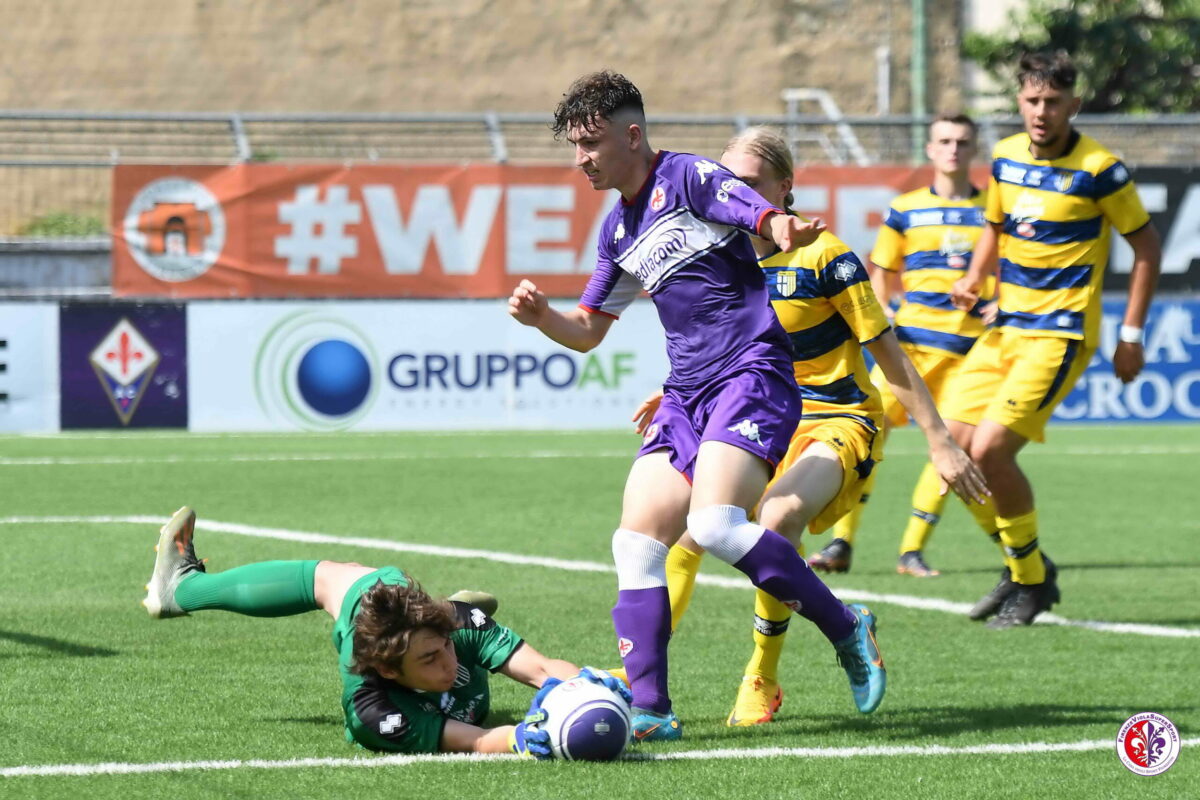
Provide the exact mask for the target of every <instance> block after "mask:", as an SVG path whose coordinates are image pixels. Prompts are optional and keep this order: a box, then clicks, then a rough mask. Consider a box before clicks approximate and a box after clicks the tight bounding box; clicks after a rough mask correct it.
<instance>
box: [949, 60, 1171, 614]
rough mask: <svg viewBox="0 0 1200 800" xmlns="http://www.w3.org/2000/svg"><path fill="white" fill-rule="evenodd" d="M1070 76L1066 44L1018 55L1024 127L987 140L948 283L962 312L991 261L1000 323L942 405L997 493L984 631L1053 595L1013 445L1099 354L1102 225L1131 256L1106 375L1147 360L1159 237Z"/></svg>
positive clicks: (1037, 434) (1017, 447) (1125, 377)
mask: <svg viewBox="0 0 1200 800" xmlns="http://www.w3.org/2000/svg"><path fill="white" fill-rule="evenodd" d="M1075 77H1076V73H1075V67H1074V66H1073V65H1072V64H1071V62H1070V60H1069V59H1068V58H1067V57H1066V56H1065V55H1063V54H1056V55H1045V54H1035V55H1026V56H1025V57H1023V58H1022V59H1021V63H1020V71H1019V73H1018V76H1017V82H1018V87H1019V89H1018V93H1017V105H1018V108H1019V109H1020V112H1021V117H1022V120H1023V122H1024V124H1025V132H1024V133H1020V134H1017V135H1015V136H1010V137H1009V138H1007V139H1004V140H1003V141H1001V142H1000V143H999V144H998V145H996V149H995V151H994V154H993V162H992V177H991V181H990V183H989V189H988V201H987V209H986V213H985V217H986V219H987V222H988V225H987V226H986V227H985V228H984V230H983V234H982V235H981V236H980V239H979V244H978V245H977V246H976V248H975V252H974V255H973V256H972V259H971V265H970V268H969V269H968V270H967V274H966V275H965V276H964V277H963V278H961V279H960V280H959V281H958V282H956V283H955V286H954V289H953V291H952V294H953V296H954V301H955V304H956V305H957V306H958V307H959V308H964V309H965V308H973V307H974V306H975V304H976V303H977V302H978V300H979V293H980V289H981V288H982V287H983V284H984V280H985V277H986V276H987V275H989V274H992V272H993V271H994V270H995V268H996V265H997V262H998V263H999V270H1000V309H999V314H998V317H997V323H996V327H995V328H993V329H992V330H990V331H989V332H988V333H987V334H985V335H984V336H983V338H981V339H980V340H979V342H978V343H977V344H976V345H975V347H973V348H972V349H971V352H970V354H969V355H968V356H967V358H966V361H965V362H964V364H963V366H962V368H961V370H960V372H959V374H958V375H957V376H956V378H955V381H954V385H953V387H952V388H951V392H950V395H951V396H950V402H949V404H948V405H947V407H946V409H944V410H945V414H946V417H947V419H948V420H953V423H952V429H953V430H954V432H955V438H957V439H958V441H959V442H961V443H962V444H963V446H964V447H967V448H969V450H970V452H971V454H972V455H973V456H974V457H975V459H976V460H977V461H978V462H979V464H980V466H982V467H983V470H984V473H985V474H986V475H987V479H988V484H989V485H990V486H991V487H992V490H993V492H994V500H995V504H996V514H997V516H996V523H997V527H998V529H999V532H998V539H999V541H1000V543H1001V544H1002V545H1003V546H1004V549H1005V569H1004V572H1003V573H1002V576H1001V580H1000V582H999V583H998V584H997V585H996V587H995V588H994V589H993V590H992V591H991V592H989V593H988V594H987V595H985V596H984V597H983V598H982V599H981V600H980V601H979V602H978V603H977V604H976V606H975V607H974V608H973V609H972V610H971V613H970V616H971V617H972V618H973V619H985V618H987V617H989V616H991V615H993V614H996V618H995V619H994V620H993V621H992V622H990V623H989V626H990V627H994V628H1007V627H1011V626H1014V625H1028V624H1029V623H1031V622H1032V621H1033V619H1034V618H1035V617H1036V616H1037V615H1038V614H1040V613H1041V612H1042V611H1045V610H1046V609H1048V608H1050V607H1051V606H1052V605H1053V604H1054V603H1055V602H1057V601H1058V599H1059V591H1058V587H1057V584H1056V580H1055V578H1056V570H1055V568H1054V565H1053V564H1051V563H1050V562H1048V561H1047V560H1045V559H1044V558H1043V556H1042V553H1041V551H1040V549H1039V545H1038V524H1037V512H1036V510H1035V508H1034V498H1033V489H1032V487H1031V486H1030V484H1029V480H1028V479H1027V478H1026V476H1025V474H1024V473H1023V472H1022V471H1021V468H1020V467H1019V466H1018V464H1017V454H1018V453H1019V452H1020V451H1021V448H1023V447H1024V446H1025V444H1026V443H1027V442H1028V441H1029V440H1031V439H1032V440H1034V441H1039V442H1040V441H1042V440H1043V438H1044V431H1045V426H1046V422H1047V420H1048V419H1049V417H1050V414H1051V412H1052V411H1053V410H1054V408H1055V406H1057V405H1058V403H1059V402H1060V401H1061V400H1062V398H1063V397H1064V396H1065V395H1066V394H1067V393H1068V392H1069V391H1070V390H1071V387H1072V386H1073V385H1074V383H1075V381H1076V380H1077V379H1078V377H1079V375H1080V374H1081V373H1082V372H1083V370H1084V368H1085V367H1086V366H1087V363H1088V361H1090V360H1091V357H1092V354H1093V353H1094V352H1095V349H1096V347H1097V344H1098V339H1099V332H1100V288H1101V283H1102V280H1103V275H1104V267H1105V265H1106V264H1107V262H1108V249H1109V240H1110V238H1111V237H1110V232H1111V229H1112V228H1116V230H1117V232H1118V233H1120V234H1121V235H1122V236H1124V237H1125V239H1126V241H1128V242H1129V244H1130V245H1131V246H1132V247H1133V253H1134V266H1133V273H1132V275H1131V276H1130V282H1129V303H1128V305H1127V306H1126V309H1125V318H1124V324H1123V325H1122V326H1121V330H1120V334H1119V342H1118V344H1117V346H1116V351H1115V352H1114V354H1113V368H1114V371H1115V372H1116V375H1117V377H1118V378H1120V379H1121V380H1122V381H1125V382H1129V381H1132V380H1133V379H1134V378H1135V377H1136V376H1137V374H1138V372H1140V371H1141V368H1142V366H1143V364H1144V362H1145V357H1144V353H1143V349H1142V326H1143V324H1144V322H1145V319H1146V311H1147V309H1148V307H1149V305H1150V299H1151V297H1152V296H1153V294H1154V286H1155V282H1156V280H1157V278H1158V272H1159V262H1160V259H1161V245H1160V243H1159V238H1158V233H1157V232H1156V231H1155V229H1154V226H1153V224H1151V222H1150V217H1149V215H1148V214H1147V213H1146V210H1145V208H1144V207H1143V206H1142V202H1141V200H1140V199H1139V198H1138V195H1137V192H1136V190H1135V188H1134V185H1133V182H1132V180H1130V177H1129V171H1128V170H1127V169H1126V167H1125V165H1124V164H1122V163H1121V161H1120V160H1119V159H1118V158H1117V157H1116V156H1115V155H1113V154H1112V153H1110V152H1109V151H1108V150H1106V149H1105V148H1104V147H1103V146H1101V145H1100V143H1099V142H1097V141H1096V140H1095V139H1092V138H1091V137H1090V136H1084V135H1082V134H1080V133H1079V132H1078V131H1076V130H1075V129H1074V128H1073V127H1072V125H1071V117H1072V116H1074V114H1075V113H1076V112H1077V111H1078V110H1079V103H1080V101H1079V98H1078V97H1077V96H1076V95H1075V91H1074V90H1075Z"/></svg>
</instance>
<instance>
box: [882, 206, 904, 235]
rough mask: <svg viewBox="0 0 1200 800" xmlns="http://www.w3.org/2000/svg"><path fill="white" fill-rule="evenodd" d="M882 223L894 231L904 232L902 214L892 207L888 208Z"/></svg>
mask: <svg viewBox="0 0 1200 800" xmlns="http://www.w3.org/2000/svg"><path fill="white" fill-rule="evenodd" d="M883 224H884V225H887V226H888V227H889V228H891V229H892V230H894V231H895V232H896V233H904V214H903V213H902V212H900V211H897V210H896V209H894V208H889V209H888V215H887V219H885V220H884V221H883Z"/></svg>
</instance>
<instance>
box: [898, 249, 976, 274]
mask: <svg viewBox="0 0 1200 800" xmlns="http://www.w3.org/2000/svg"><path fill="white" fill-rule="evenodd" d="M963 256H964V257H965V256H966V254H965V253H964V254H963ZM946 258H947V257H946V254H945V253H943V252H942V251H941V250H918V251H917V252H915V253H909V254H908V255H906V256H905V257H904V268H905V269H906V270H915V269H955V270H958V271H959V272H966V271H967V268H966V267H965V266H962V267H952V266H950V264H949V262H948V261H947V260H946Z"/></svg>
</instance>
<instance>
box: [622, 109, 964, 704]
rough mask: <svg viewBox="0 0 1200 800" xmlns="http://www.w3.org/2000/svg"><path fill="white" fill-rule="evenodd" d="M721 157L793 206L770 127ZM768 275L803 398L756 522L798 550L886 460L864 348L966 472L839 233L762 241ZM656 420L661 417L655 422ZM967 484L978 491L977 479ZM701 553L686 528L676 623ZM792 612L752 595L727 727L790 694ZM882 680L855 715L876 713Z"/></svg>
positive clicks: (948, 469)
mask: <svg viewBox="0 0 1200 800" xmlns="http://www.w3.org/2000/svg"><path fill="white" fill-rule="evenodd" d="M721 160H722V162H723V163H724V164H725V165H726V166H728V167H729V168H730V169H731V170H732V171H733V172H734V174H736V175H737V176H738V177H739V178H741V179H742V180H744V181H745V182H746V183H747V184H749V185H750V186H751V187H752V188H754V189H755V190H756V191H757V192H759V193H760V194H761V195H762V196H763V197H764V198H766V199H767V200H768V201H770V202H772V203H774V204H776V205H777V206H779V207H782V208H787V207H788V206H789V205H790V194H789V193H790V191H791V187H792V175H793V171H794V168H793V165H792V159H791V154H790V152H789V151H788V148H787V144H786V143H785V142H784V141H783V140H782V139H781V138H780V137H779V136H778V135H777V134H774V133H772V132H771V131H769V130H766V129H762V128H751V129H748V130H747V131H745V132H743V133H742V134H740V135H739V136H737V137H735V138H734V139H733V140H732V141H731V142H730V143H729V144H728V145H727V147H726V150H725V153H724V154H723V155H722V157H721ZM754 246H755V252H756V253H757V254H758V256H759V262H758V263H759V266H760V267H761V268H762V270H763V272H764V274H765V275H766V278H767V285H768V288H769V290H770V297H771V305H772V307H773V308H774V310H775V313H776V315H777V316H778V317H779V321H780V322H781V323H782V324H783V328H784V330H785V331H787V333H788V338H789V339H790V340H791V343H792V351H793V358H794V359H795V361H794V364H793V370H794V375H795V380H796V384H797V385H798V386H799V387H800V394H801V396H802V397H803V414H802V417H801V420H800V423H799V425H798V426H797V427H796V431H795V433H794V434H793V435H792V439H791V443H790V445H789V447H788V450H787V453H786V455H785V456H784V457H783V459H782V460H781V461H780V463H779V466H778V468H777V469H776V472H775V476H774V478H773V479H772V481H771V483H770V484H769V485H768V487H767V490H766V492H765V493H764V495H763V498H762V501H761V503H760V504H759V507H758V519H759V522H760V523H761V524H762V525H764V526H767V527H769V529H771V530H775V531H778V532H779V533H781V534H783V535H784V536H786V537H787V538H788V540H789V541H790V542H792V544H794V545H795V546H796V547H797V549H802V547H801V544H800V542H801V537H802V535H803V533H804V531H805V529H808V530H810V531H812V532H814V533H819V532H821V531H823V530H825V529H826V528H828V527H829V526H830V525H832V524H833V522H834V521H835V520H837V519H838V518H839V517H841V516H842V515H843V514H845V513H846V511H847V510H848V509H849V508H851V507H853V506H854V505H855V504H856V503H857V502H858V498H859V494H860V493H861V492H862V488H863V484H864V482H865V480H866V479H867V477H868V476H869V475H870V474H871V471H872V469H873V468H874V466H875V464H876V463H877V462H878V461H879V459H880V458H882V452H881V447H880V446H879V435H878V434H879V430H880V425H881V423H882V420H883V407H882V405H881V403H880V400H879V393H878V391H877V390H876V389H875V387H874V386H873V385H872V383H871V381H870V378H869V376H868V372H867V367H866V363H865V361H864V359H863V348H864V347H866V348H868V349H870V351H871V353H872V355H873V356H875V358H876V360H877V361H878V362H879V364H880V366H881V368H882V371H883V373H884V374H885V375H886V376H887V380H888V383H889V384H890V387H891V389H892V391H893V392H894V393H895V395H896V396H897V397H898V398H899V399H900V400H901V402H903V404H904V406H905V407H906V408H908V409H909V410H910V411H911V413H912V415H913V418H914V419H915V420H916V422H917V424H918V425H920V427H921V429H922V430H923V431H924V432H925V435H926V438H927V439H928V440H929V447H930V456H931V459H932V461H933V463H934V464H936V465H937V468H938V470H939V472H940V473H941V474H942V475H947V476H950V475H953V474H955V473H956V472H959V471H961V470H963V469H964V468H966V470H967V472H969V473H972V474H973V473H974V469H973V467H970V466H969V462H968V461H967V459H966V455H965V453H963V452H962V451H961V450H960V449H959V448H958V447H957V446H956V445H954V443H953V442H952V440H951V437H950V434H949V432H948V431H947V430H946V427H945V425H943V423H942V420H941V418H940V417H939V416H938V414H937V411H936V409H935V407H934V403H933V400H932V398H931V397H930V396H929V393H928V391H927V390H926V388H925V385H924V384H923V383H922V382H921V379H920V377H919V376H918V375H917V373H916V371H915V370H914V369H913V367H912V365H911V364H910V363H909V361H908V359H907V358H906V357H905V356H904V353H903V351H902V350H901V349H900V345H899V342H898V341H897V339H896V336H895V334H894V333H893V331H892V330H891V326H890V325H889V323H888V320H887V318H886V317H885V316H884V313H883V309H882V308H881V307H880V305H879V301H878V300H877V299H876V297H875V293H874V292H873V291H872V289H871V284H870V280H869V279H868V277H867V273H866V270H865V269H864V268H863V265H862V263H861V262H860V261H859V260H858V258H857V256H855V255H854V253H853V252H851V251H850V248H849V247H847V246H846V245H845V244H844V243H843V242H842V241H841V240H839V239H838V238H837V237H836V236H834V235H833V234H831V233H829V232H824V233H822V234H821V235H820V237H818V239H817V241H816V242H815V243H813V244H811V245H809V246H807V247H804V248H801V249H799V250H797V251H795V252H791V253H785V252H780V251H779V249H778V248H776V247H775V246H774V245H773V244H772V243H771V242H769V241H768V240H765V239H757V238H756V239H755V240H754ZM656 409H657V404H656V402H655V398H651V399H650V400H649V401H647V403H645V404H643V406H642V407H641V408H639V410H638V412H637V414H636V415H635V420H637V421H638V429H639V431H642V430H646V428H647V427H649V428H653V427H654V426H655V425H656V424H658V423H659V422H660V421H661V417H654V412H655V410H656ZM652 417H653V422H652V421H651V418H652ZM959 491H961V492H962V494H963V495H964V499H966V498H967V497H975V498H976V499H979V498H982V497H983V495H984V493H985V491H986V490H985V489H984V487H983V484H982V483H981V482H978V483H976V482H974V481H973V480H972V482H971V483H970V485H969V486H968V487H967V488H965V489H962V488H960V489H959ZM702 553H703V549H702V548H701V547H700V546H699V545H697V544H696V542H695V541H694V539H692V537H691V536H690V535H689V534H684V536H683V538H681V539H680V542H679V544H677V545H676V546H675V547H672V548H671V551H670V554H669V555H668V558H667V581H668V588H669V590H670V598H671V618H672V624H673V626H674V625H677V624H678V622H679V619H680V618H681V617H682V615H683V613H684V611H685V610H686V608H687V605H688V602H689V600H690V597H691V592H692V588H693V587H694V585H695V579H696V573H697V571H698V569H699V565H700V558H701V554H702ZM792 613H793V612H792V609H791V608H789V606H788V605H787V604H785V603H782V602H780V601H779V600H778V599H776V598H775V597H772V596H771V595H770V594H769V593H767V592H765V591H762V590H761V589H760V590H759V591H758V593H757V595H756V598H755V617H754V634H753V638H754V644H755V650H754V654H753V656H752V657H751V659H750V662H749V663H748V665H747V666H746V670H745V673H744V678H743V679H742V682H741V685H740V687H739V689H738V695H737V700H736V702H735V705H734V708H733V711H732V712H731V713H730V715H729V718H728V720H727V724H728V725H731V726H746V725H758V724H762V723H764V722H768V721H769V720H770V719H771V718H772V716H773V715H774V713H775V711H776V710H777V709H778V708H779V705H780V703H782V700H783V692H782V689H780V686H779V677H778V663H779V656H780V653H781V652H782V649H783V641H784V639H783V634H784V633H785V632H786V630H787V627H788V622H789V619H790V616H791V614H792ZM882 697H883V687H882V686H880V687H879V691H878V692H877V693H875V694H874V695H873V696H872V697H871V698H870V702H867V703H860V704H859V710H860V711H863V712H870V711H873V710H874V708H875V707H876V706H877V705H878V703H879V701H880V700H881V699H882Z"/></svg>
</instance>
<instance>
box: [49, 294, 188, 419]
mask: <svg viewBox="0 0 1200 800" xmlns="http://www.w3.org/2000/svg"><path fill="white" fill-rule="evenodd" d="M58 324H59V369H60V371H61V376H60V378H61V380H60V386H61V394H60V402H61V408H60V413H61V422H62V427H63V428H64V429H70V428H128V427H137V428H185V427H187V423H188V391H187V384H188V380H187V315H186V308H185V307H184V306H183V305H181V304H177V303H153V304H152V303H139V304H137V305H134V304H131V303H104V302H101V303H91V302H78V303H63V304H62V306H61V307H60V308H59V314H58Z"/></svg>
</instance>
